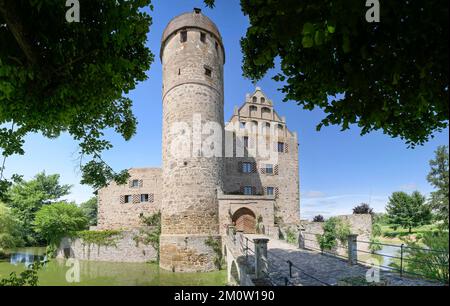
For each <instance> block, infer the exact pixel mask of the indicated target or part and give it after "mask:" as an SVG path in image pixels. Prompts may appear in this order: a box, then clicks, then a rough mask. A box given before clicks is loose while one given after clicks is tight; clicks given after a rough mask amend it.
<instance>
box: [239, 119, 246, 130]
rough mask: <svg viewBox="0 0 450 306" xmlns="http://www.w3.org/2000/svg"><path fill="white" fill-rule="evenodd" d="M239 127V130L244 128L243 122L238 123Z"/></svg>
mask: <svg viewBox="0 0 450 306" xmlns="http://www.w3.org/2000/svg"><path fill="white" fill-rule="evenodd" d="M239 126H240V127H241V129H243V128H245V122H242V121H241V122H240V123H239Z"/></svg>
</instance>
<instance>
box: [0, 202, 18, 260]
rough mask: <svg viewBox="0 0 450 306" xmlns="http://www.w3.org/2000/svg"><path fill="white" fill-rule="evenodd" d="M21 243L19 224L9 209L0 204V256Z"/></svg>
mask: <svg viewBox="0 0 450 306" xmlns="http://www.w3.org/2000/svg"><path fill="white" fill-rule="evenodd" d="M22 243H23V241H22V239H21V232H20V222H19V221H18V220H17V219H16V218H15V217H14V216H13V214H12V212H11V209H10V208H9V207H7V206H5V204H3V203H1V202H0V254H1V253H2V252H3V251H5V250H6V249H11V248H14V247H17V246H20V245H21V244H22Z"/></svg>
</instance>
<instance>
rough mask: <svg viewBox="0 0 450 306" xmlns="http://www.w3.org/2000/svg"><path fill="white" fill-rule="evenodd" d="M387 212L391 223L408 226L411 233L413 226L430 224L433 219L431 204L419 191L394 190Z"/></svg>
mask: <svg viewBox="0 0 450 306" xmlns="http://www.w3.org/2000/svg"><path fill="white" fill-rule="evenodd" d="M386 212H387V214H388V223H389V224H390V225H393V226H395V227H396V226H400V227H403V228H407V229H408V230H409V232H410V233H411V231H412V228H413V227H416V226H421V225H425V224H429V223H430V221H431V209H430V206H429V205H427V204H426V199H425V197H424V196H423V195H422V194H420V192H418V191H414V192H413V193H412V194H411V195H408V194H407V193H405V192H402V191H399V192H394V193H393V194H392V195H391V197H390V198H389V202H388V204H387V206H386Z"/></svg>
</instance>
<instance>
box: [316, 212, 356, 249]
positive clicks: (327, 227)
mask: <svg viewBox="0 0 450 306" xmlns="http://www.w3.org/2000/svg"><path fill="white" fill-rule="evenodd" d="M350 234H351V231H350V225H349V224H348V223H347V222H344V221H342V220H341V219H339V218H336V217H333V218H330V219H328V220H327V221H325V223H324V225H323V234H322V235H317V241H318V242H319V245H320V249H321V250H322V251H323V250H333V249H334V248H335V247H336V246H337V245H338V242H341V243H345V242H346V241H347V239H348V235H350Z"/></svg>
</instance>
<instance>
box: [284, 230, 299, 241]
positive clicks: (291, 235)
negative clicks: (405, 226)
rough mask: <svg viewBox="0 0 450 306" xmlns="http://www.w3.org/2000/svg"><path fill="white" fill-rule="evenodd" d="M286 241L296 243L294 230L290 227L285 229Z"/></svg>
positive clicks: (296, 238)
mask: <svg viewBox="0 0 450 306" xmlns="http://www.w3.org/2000/svg"><path fill="white" fill-rule="evenodd" d="M286 242H287V243H290V244H297V243H298V237H297V233H296V231H295V230H293V229H291V228H288V229H286Z"/></svg>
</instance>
